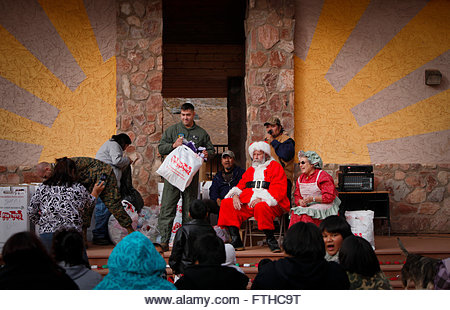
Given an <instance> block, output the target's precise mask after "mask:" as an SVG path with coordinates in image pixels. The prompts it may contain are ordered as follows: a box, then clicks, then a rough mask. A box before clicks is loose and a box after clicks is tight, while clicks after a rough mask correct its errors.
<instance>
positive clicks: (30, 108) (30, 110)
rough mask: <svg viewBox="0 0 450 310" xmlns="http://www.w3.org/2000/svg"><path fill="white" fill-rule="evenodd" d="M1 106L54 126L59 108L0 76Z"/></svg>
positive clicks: (35, 120) (48, 125)
mask: <svg viewBox="0 0 450 310" xmlns="http://www.w3.org/2000/svg"><path fill="white" fill-rule="evenodd" d="M0 108H3V109H5V110H8V111H10V112H12V113H15V114H17V115H20V116H22V117H25V118H28V119H29V120H32V121H34V122H37V123H40V124H42V125H45V126H47V127H52V124H53V122H54V121H55V119H56V117H57V116H58V113H59V110H58V109H57V108H55V107H54V106H52V105H51V104H48V103H47V102H45V101H42V100H41V99H40V98H37V97H36V96H34V95H33V94H30V93H29V92H27V91H25V90H24V89H22V88H20V87H18V86H17V85H15V84H13V83H11V82H10V81H8V80H7V79H4V78H3V77H1V76H0Z"/></svg>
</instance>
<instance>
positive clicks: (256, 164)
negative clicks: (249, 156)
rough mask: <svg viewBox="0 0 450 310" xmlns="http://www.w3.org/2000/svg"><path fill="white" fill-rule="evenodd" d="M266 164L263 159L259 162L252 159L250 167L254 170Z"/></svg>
mask: <svg viewBox="0 0 450 310" xmlns="http://www.w3.org/2000/svg"><path fill="white" fill-rule="evenodd" d="M265 163H266V159H265V158H264V159H261V160H259V159H256V160H255V159H254V160H253V161H252V167H253V168H256V167H259V166H261V165H264V164H265Z"/></svg>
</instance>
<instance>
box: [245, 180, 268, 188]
mask: <svg viewBox="0 0 450 310" xmlns="http://www.w3.org/2000/svg"><path fill="white" fill-rule="evenodd" d="M269 185H270V182H266V181H251V182H247V183H245V188H265V189H269Z"/></svg>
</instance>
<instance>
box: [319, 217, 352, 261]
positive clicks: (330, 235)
mask: <svg viewBox="0 0 450 310" xmlns="http://www.w3.org/2000/svg"><path fill="white" fill-rule="evenodd" d="M319 229H320V231H321V232H322V237H323V242H324V243H325V251H327V254H325V259H326V260H327V261H333V262H337V263H339V249H340V248H341V245H342V241H344V239H345V238H347V237H348V236H352V235H353V234H352V229H351V227H350V225H349V224H348V223H347V221H346V220H345V218H343V217H342V216H339V215H330V216H328V217H327V218H325V219H324V220H323V222H322V223H320V226H319Z"/></svg>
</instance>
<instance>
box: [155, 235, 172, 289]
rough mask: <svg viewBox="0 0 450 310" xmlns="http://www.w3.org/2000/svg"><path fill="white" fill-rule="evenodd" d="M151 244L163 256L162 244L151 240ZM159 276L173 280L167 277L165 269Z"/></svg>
mask: <svg viewBox="0 0 450 310" xmlns="http://www.w3.org/2000/svg"><path fill="white" fill-rule="evenodd" d="M153 246H154V247H155V249H156V251H158V253H159V254H161V257H162V258H164V249H163V247H162V245H161V244H159V243H156V242H153ZM164 261H165V260H164ZM161 278H163V279H164V280H168V281H170V282H171V283H173V280H172V279H171V278H167V271H166V270H165V269H164V272H163V273H162V274H161Z"/></svg>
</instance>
